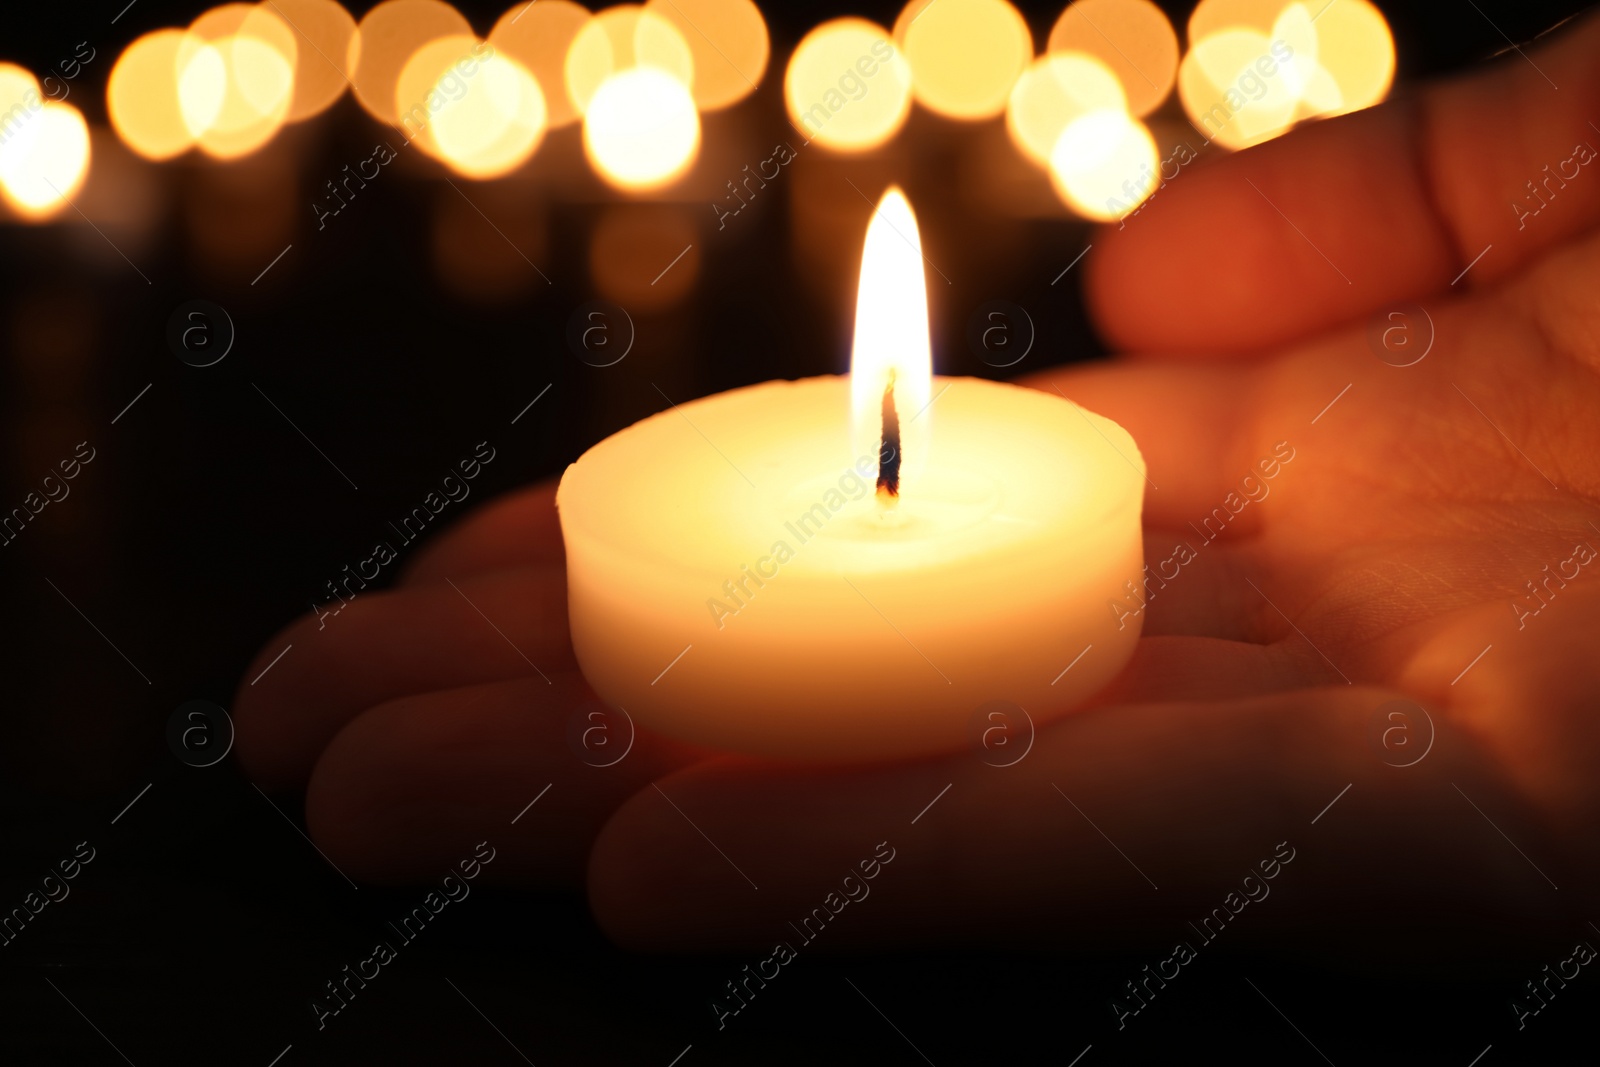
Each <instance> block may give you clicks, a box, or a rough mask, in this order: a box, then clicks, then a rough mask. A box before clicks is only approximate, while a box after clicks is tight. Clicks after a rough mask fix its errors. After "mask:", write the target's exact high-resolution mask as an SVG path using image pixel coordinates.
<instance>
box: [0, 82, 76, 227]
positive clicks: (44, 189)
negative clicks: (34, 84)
mask: <svg viewBox="0 0 1600 1067" xmlns="http://www.w3.org/2000/svg"><path fill="white" fill-rule="evenodd" d="M23 121H24V122H25V123H26V126H25V127H24V129H25V130H26V134H25V135H19V136H14V137H9V138H8V139H7V140H6V142H5V144H4V145H0V193H3V194H4V196H5V201H6V203H7V204H9V205H10V206H11V207H12V208H13V209H14V210H16V212H17V213H18V214H20V215H22V216H23V217H24V218H30V219H43V218H48V217H50V216H51V215H54V214H55V213H56V212H58V211H60V210H61V209H62V208H64V207H66V206H67V201H68V200H69V199H70V198H71V197H72V196H74V195H75V194H76V193H77V191H78V189H79V188H80V187H81V186H82V185H83V181H84V178H85V177H87V176H88V173H89V127H88V124H87V123H85V122H84V121H83V115H82V114H80V113H79V111H78V109H77V108H75V107H73V106H72V105H71V104H64V103H60V102H58V101H55V100H46V101H45V102H44V104H43V106H42V107H40V108H39V110H38V111H35V112H33V113H32V114H31V115H29V116H28V117H26V118H25V119H24V120H23ZM19 132H20V131H19Z"/></svg>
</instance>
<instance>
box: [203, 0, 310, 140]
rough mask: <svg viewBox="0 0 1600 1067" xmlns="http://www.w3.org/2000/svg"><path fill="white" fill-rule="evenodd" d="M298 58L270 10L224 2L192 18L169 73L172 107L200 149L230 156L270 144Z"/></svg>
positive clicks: (288, 33)
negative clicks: (174, 90)
mask: <svg viewBox="0 0 1600 1067" xmlns="http://www.w3.org/2000/svg"><path fill="white" fill-rule="evenodd" d="M298 54H299V46H298V45H296V44H295V34H294V31H293V30H291V29H290V28H289V26H288V24H287V23H285V22H284V21H283V19H281V18H279V17H278V16H277V15H276V14H274V13H273V12H272V11H271V10H270V9H269V8H264V7H256V6H254V5H251V4H242V3H240V4H224V5H222V6H221V7H215V8H212V9H211V10H209V11H207V12H206V13H205V14H203V15H201V16H200V17H199V18H197V19H195V20H194V22H193V23H191V24H190V26H189V34H188V36H186V37H185V38H184V39H183V41H181V42H180V44H179V46H178V59H177V67H176V71H177V76H178V102H179V105H180V107H179V109H180V111H181V112H182V114H183V118H184V123H185V125H187V126H188V128H189V132H190V133H191V134H193V135H194V137H195V139H196V140H197V141H198V143H199V145H200V150H201V151H203V152H205V153H206V154H207V155H210V156H214V157H216V158H218V159H236V158H238V157H240V156H243V155H247V154H249V153H250V152H253V151H255V150H256V149H258V148H260V147H261V146H262V145H264V144H266V143H267V142H268V141H270V140H271V139H272V137H273V136H274V135H275V134H276V133H277V132H278V129H279V128H280V127H281V126H282V125H283V123H284V121H285V119H286V118H287V117H288V114H289V105H290V103H291V101H292V100H293V98H294V68H295V63H296V61H297V57H298ZM218 60H220V68H219V66H218ZM219 70H220V74H221V77H220V79H219V78H218V73H219Z"/></svg>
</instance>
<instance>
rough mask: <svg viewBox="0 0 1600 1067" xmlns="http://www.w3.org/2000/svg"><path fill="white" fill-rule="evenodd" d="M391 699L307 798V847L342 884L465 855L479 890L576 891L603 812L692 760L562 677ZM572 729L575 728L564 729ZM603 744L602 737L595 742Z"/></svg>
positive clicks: (336, 745)
mask: <svg viewBox="0 0 1600 1067" xmlns="http://www.w3.org/2000/svg"><path fill="white" fill-rule="evenodd" d="M553 681H554V682H555V684H554V685H552V686H547V685H545V684H544V683H543V682H541V681H539V680H538V679H537V678H534V679H527V678H523V679H518V680H516V681H510V682H494V683H490V684H487V685H478V686H471V687H467V688H462V689H451V690H445V691H442V692H437V693H426V694H422V695H419V696H412V697H404V698H402V699H400V700H396V701H391V702H389V703H387V704H382V705H379V706H378V707H375V708H372V709H370V710H368V711H366V712H365V713H363V714H362V715H361V716H360V717H358V718H357V719H355V721H353V722H351V723H350V724H349V725H348V726H346V727H345V728H344V729H343V730H341V731H340V732H339V735H338V736H337V737H336V738H334V740H333V742H332V743H331V744H330V745H328V747H327V750H326V751H325V752H324V753H323V754H322V757H321V759H319V760H318V761H317V765H316V770H315V771H314V773H313V774H312V776H311V782H310V785H309V787H308V788H307V790H306V821H307V825H308V827H309V828H310V830H311V834H312V836H313V838H314V839H315V840H316V842H317V844H318V846H319V847H321V849H322V850H323V851H324V852H325V853H326V854H327V855H328V857H329V858H330V859H331V860H332V861H333V863H334V864H335V865H336V866H337V867H338V868H339V869H340V870H341V871H343V872H345V874H346V875H347V876H348V877H351V878H354V879H357V880H360V881H372V882H383V883H398V882H406V881H418V880H426V879H431V878H434V877H436V876H437V874H438V872H439V871H441V870H443V869H447V868H449V867H450V866H451V865H452V864H454V862H455V861H456V860H458V859H460V858H461V857H462V856H463V855H466V854H467V850H469V849H470V848H471V846H472V844H473V843H474V842H477V841H484V840H486V841H488V842H489V843H490V844H491V845H493V846H494V848H495V849H496V853H497V854H496V859H495V861H494V865H493V867H492V869H491V870H490V871H489V874H490V876H491V877H492V878H493V879H494V880H496V881H502V882H515V883H517V884H521V885H561V886H577V885H578V884H579V883H580V882H581V879H582V876H583V871H584V864H585V862H586V860H587V857H588V854H589V847H590V845H591V844H592V843H593V841H594V837H595V835H596V834H597V833H598V832H599V829H600V827H601V825H602V824H603V823H604V821H605V819H606V818H607V817H608V816H609V814H610V813H611V811H612V810H614V809H615V808H616V807H617V806H618V805H620V804H621V803H622V802H623V801H624V800H625V799H627V798H628V797H629V796H631V795H632V794H633V793H635V792H637V791H638V790H639V789H642V788H644V787H645V786H646V785H647V784H648V783H649V782H651V781H653V780H654V779H655V778H657V777H659V776H660V775H662V774H665V773H668V772H670V771H672V770H674V769H676V768H678V767H681V766H683V765H684V764H685V763H687V762H688V761H690V760H692V759H694V758H697V753H696V752H695V751H694V750H692V749H690V748H689V747H688V746H685V745H679V744H677V743H674V742H668V741H666V740H663V739H661V738H659V737H656V736H655V735H653V734H649V733H647V732H644V731H639V732H637V733H635V732H634V731H633V728H632V724H631V722H630V721H629V720H627V719H626V718H625V717H619V716H618V715H617V714H616V713H614V712H612V713H609V714H603V717H602V718H601V719H590V718H588V717H586V713H585V711H584V710H583V709H585V708H590V709H597V708H599V707H600V705H599V703H598V701H597V700H596V698H595V697H594V695H593V693H592V692H591V691H590V690H589V688H588V686H587V685H585V684H584V682H583V680H582V679H581V678H580V677H579V676H578V675H577V674H576V673H574V672H560V673H558V674H556V676H555V677H554V679H553ZM574 716H578V717H579V718H580V719H582V721H581V722H579V723H577V724H576V725H575V724H574V722H573V718H574ZM602 735H603V736H602Z"/></svg>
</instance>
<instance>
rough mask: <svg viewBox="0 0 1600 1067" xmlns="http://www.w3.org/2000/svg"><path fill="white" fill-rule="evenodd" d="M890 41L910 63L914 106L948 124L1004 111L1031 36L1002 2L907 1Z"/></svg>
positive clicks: (1030, 53)
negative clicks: (892, 41) (942, 118)
mask: <svg viewBox="0 0 1600 1067" xmlns="http://www.w3.org/2000/svg"><path fill="white" fill-rule="evenodd" d="M894 39H895V42H896V43H897V44H898V45H899V46H900V48H901V49H902V50H903V51H904V52H905V54H906V58H907V60H909V61H910V63H911V89H912V92H913V93H914V94H915V96H916V98H917V103H919V104H921V105H922V106H923V107H925V108H927V109H928V110H930V111H935V112H938V113H939V114H941V115H944V116H946V117H947V118H953V119H986V118H992V117H993V116H995V115H998V114H1000V112H1002V111H1004V110H1005V106H1006V100H1007V98H1008V97H1009V96H1010V95H1011V88H1012V86H1013V85H1015V84H1016V81H1017V77H1018V76H1019V75H1021V73H1022V71H1023V69H1024V68H1025V67H1026V66H1027V65H1028V62H1029V61H1030V60H1031V59H1032V58H1033V36H1032V34H1030V33H1029V32H1028V24H1027V22H1026V21H1025V20H1024V19H1023V17H1022V15H1021V14H1020V13H1019V12H1018V11H1017V9H1016V8H1014V7H1012V6H1011V5H1010V4H1009V3H1007V2H1006V0H911V3H909V4H907V5H906V6H905V8H904V9H903V10H902V11H901V12H900V17H899V18H898V19H896V20H895V24H894Z"/></svg>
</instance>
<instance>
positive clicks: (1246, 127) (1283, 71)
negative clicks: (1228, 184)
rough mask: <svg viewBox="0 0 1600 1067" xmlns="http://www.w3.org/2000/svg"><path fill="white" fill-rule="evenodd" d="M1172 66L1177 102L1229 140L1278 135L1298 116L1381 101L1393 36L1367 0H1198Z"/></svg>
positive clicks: (1242, 143)
mask: <svg viewBox="0 0 1600 1067" xmlns="http://www.w3.org/2000/svg"><path fill="white" fill-rule="evenodd" d="M1189 40H1190V42H1191V45H1190V51H1189V53H1188V55H1186V56H1185V57H1184V59H1183V63H1182V66H1181V67H1180V70H1179V74H1178V92H1179V96H1180V97H1181V98H1182V101H1183V108H1184V111H1185V112H1186V113H1187V114H1188V116H1189V119H1190V121H1191V122H1193V123H1194V124H1195V125H1196V127H1197V128H1198V129H1200V131H1201V133H1202V134H1204V135H1205V136H1206V137H1207V138H1209V139H1210V140H1214V141H1216V142H1217V143H1219V144H1221V145H1223V146H1225V147H1228V148H1245V147H1248V146H1249V145H1253V144H1259V143H1261V142H1262V141H1266V140H1269V139H1271V138H1273V137H1277V136H1279V135H1280V134H1282V133H1284V132H1286V131H1287V130H1289V129H1290V128H1291V127H1292V126H1293V125H1294V124H1295V123H1296V122H1299V121H1302V120H1304V119H1310V118H1321V117H1326V116H1330V115H1339V114H1344V113H1345V112H1349V111H1355V110H1358V109H1360V108H1364V107H1371V106H1372V105H1374V104H1377V103H1379V102H1381V101H1382V100H1383V99H1384V97H1385V96H1387V95H1388V92H1389V88H1390V86H1391V85H1392V83H1393V81H1394V71H1395V51H1394V38H1393V36H1392V35H1391V33H1390V31H1389V25H1388V23H1387V22H1386V21H1385V20H1384V18H1383V15H1382V14H1381V13H1379V11H1378V9H1377V8H1376V7H1374V6H1373V5H1372V4H1370V3H1368V2H1367V0H1338V2H1336V3H1327V4H1323V5H1322V6H1320V7H1319V8H1317V10H1316V11H1315V12H1313V10H1312V8H1311V6H1309V5H1307V4H1304V3H1284V2H1283V0H1201V3H1200V4H1199V5H1198V6H1197V7H1196V8H1195V10H1194V13H1193V14H1192V15H1191V16H1190V18H1189Z"/></svg>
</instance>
